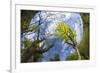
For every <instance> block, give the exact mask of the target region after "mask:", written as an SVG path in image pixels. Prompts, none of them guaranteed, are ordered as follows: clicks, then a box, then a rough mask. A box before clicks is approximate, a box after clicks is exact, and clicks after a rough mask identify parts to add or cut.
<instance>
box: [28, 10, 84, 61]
mask: <svg viewBox="0 0 100 73" xmlns="http://www.w3.org/2000/svg"><path fill="white" fill-rule="evenodd" d="M39 20H41V21H40V22H39ZM59 22H64V23H65V24H66V25H69V27H70V28H71V29H73V30H74V31H76V41H77V43H78V44H79V43H80V41H81V39H82V36H83V22H82V19H81V16H80V14H79V13H73V12H52V11H49V12H48V11H39V12H38V13H36V15H35V16H34V17H33V18H32V20H31V22H30V24H31V25H30V26H33V25H38V24H39V23H40V24H41V25H40V32H41V34H40V38H43V37H46V38H47V42H48V43H49V44H50V43H51V44H52V43H53V44H54V47H52V48H51V49H50V50H49V51H47V52H45V53H44V54H43V56H44V57H43V58H42V59H41V60H40V61H49V60H50V59H51V58H52V59H53V58H54V55H55V54H58V55H59V57H60V60H61V61H64V60H65V59H66V58H67V56H69V55H70V54H71V53H74V52H75V50H74V49H73V47H72V46H70V45H68V44H66V43H64V41H62V40H54V38H55V36H53V35H52V34H55V28H56V25H57V23H59ZM43 34H45V35H43ZM36 36H37V35H36V33H32V34H30V35H26V38H28V39H33V37H36ZM47 45H48V44H46V45H45V47H46V46H47Z"/></svg>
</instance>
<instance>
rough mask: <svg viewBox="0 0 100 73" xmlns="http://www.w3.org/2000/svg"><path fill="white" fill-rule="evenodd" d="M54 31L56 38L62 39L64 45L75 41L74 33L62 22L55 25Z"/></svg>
mask: <svg viewBox="0 0 100 73" xmlns="http://www.w3.org/2000/svg"><path fill="white" fill-rule="evenodd" d="M56 31H57V32H56V34H57V37H59V38H62V39H63V40H64V42H65V43H67V42H69V41H71V43H73V41H76V32H75V31H74V30H72V29H71V28H70V27H69V26H68V25H67V24H65V23H64V22H61V23H58V24H57V27H56Z"/></svg>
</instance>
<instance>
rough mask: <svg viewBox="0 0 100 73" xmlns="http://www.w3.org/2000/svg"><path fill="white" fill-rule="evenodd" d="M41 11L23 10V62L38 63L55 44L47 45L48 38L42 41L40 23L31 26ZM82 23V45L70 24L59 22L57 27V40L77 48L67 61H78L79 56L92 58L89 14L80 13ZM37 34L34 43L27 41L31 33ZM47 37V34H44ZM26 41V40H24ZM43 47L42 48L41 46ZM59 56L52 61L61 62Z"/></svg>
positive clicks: (55, 56) (56, 55)
mask: <svg viewBox="0 0 100 73" xmlns="http://www.w3.org/2000/svg"><path fill="white" fill-rule="evenodd" d="M38 12H39V11H31V10H21V62H23V63H24V62H38V61H39V60H40V59H41V58H43V54H44V53H45V52H47V51H48V50H50V49H51V48H52V47H53V46H54V44H50V45H49V46H48V45H46V46H47V47H45V44H47V42H46V41H47V40H46V39H48V37H47V38H45V39H42V40H40V39H39V37H40V34H41V33H40V25H41V24H40V21H41V20H42V19H41V18H40V19H41V20H39V21H38V22H39V23H38V25H33V26H30V25H31V24H30V22H31V20H32V18H33V17H34V16H35V14H36V13H38ZM80 15H81V18H82V21H83V37H82V40H81V42H80V44H77V42H76V31H74V30H73V29H71V28H70V26H68V24H66V23H64V22H59V23H57V24H56V25H57V26H56V33H55V34H53V35H56V38H59V39H62V40H63V41H64V43H67V44H70V45H71V46H72V47H74V48H75V51H76V52H75V53H73V54H70V55H69V56H68V57H67V58H66V60H78V59H79V55H80V56H81V58H80V59H82V60H88V59H89V58H90V55H89V54H90V53H89V51H90V47H89V44H90V42H89V37H90V35H89V33H90V31H89V26H90V23H89V18H90V16H89V13H80ZM46 25H47V24H46ZM33 31H34V32H35V34H37V36H36V38H37V39H35V40H34V41H33V40H31V39H27V38H26V37H25V35H26V34H28V33H29V34H30V32H33ZM43 35H44V36H45V34H43ZM23 39H24V40H23ZM41 43H42V45H41V46H40V44H41ZM59 57H60V56H59V54H55V55H54V58H51V59H50V61H60V58H59Z"/></svg>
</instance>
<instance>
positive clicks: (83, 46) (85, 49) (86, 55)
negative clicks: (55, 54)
mask: <svg viewBox="0 0 100 73" xmlns="http://www.w3.org/2000/svg"><path fill="white" fill-rule="evenodd" d="M80 15H81V17H82V20H83V30H84V31H83V38H82V40H81V42H80V44H79V45H78V48H79V51H80V54H81V57H82V59H83V60H86V59H87V60H88V59H90V45H89V44H90V42H89V41H90V35H89V33H90V31H89V28H90V27H89V26H90V20H89V19H90V15H89V13H80ZM66 60H77V57H76V55H75V54H72V55H70V56H69V57H68V58H67V59H66Z"/></svg>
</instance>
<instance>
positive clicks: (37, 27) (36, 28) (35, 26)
mask: <svg viewBox="0 0 100 73" xmlns="http://www.w3.org/2000/svg"><path fill="white" fill-rule="evenodd" d="M39 29H40V27H39V26H38V25H34V26H32V30H35V31H38V30H39Z"/></svg>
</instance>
